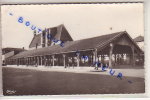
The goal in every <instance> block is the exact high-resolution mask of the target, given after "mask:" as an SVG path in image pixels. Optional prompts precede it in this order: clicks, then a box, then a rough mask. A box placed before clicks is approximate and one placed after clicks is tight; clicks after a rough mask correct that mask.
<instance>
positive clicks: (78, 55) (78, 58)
mask: <svg viewBox="0 0 150 100" xmlns="http://www.w3.org/2000/svg"><path fill="white" fill-rule="evenodd" d="M79 66H80V54H77V67H79Z"/></svg>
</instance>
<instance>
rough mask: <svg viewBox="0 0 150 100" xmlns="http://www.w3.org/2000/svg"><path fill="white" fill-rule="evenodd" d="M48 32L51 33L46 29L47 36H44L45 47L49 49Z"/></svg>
mask: <svg viewBox="0 0 150 100" xmlns="http://www.w3.org/2000/svg"><path fill="white" fill-rule="evenodd" d="M48 31H49V29H46V28H45V36H44V38H45V47H48V38H47V34H48Z"/></svg>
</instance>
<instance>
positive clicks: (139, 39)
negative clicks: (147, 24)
mask: <svg viewBox="0 0 150 100" xmlns="http://www.w3.org/2000/svg"><path fill="white" fill-rule="evenodd" d="M134 41H135V42H143V41H144V37H143V36H138V37H136V38H134Z"/></svg>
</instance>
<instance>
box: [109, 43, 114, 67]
mask: <svg viewBox="0 0 150 100" xmlns="http://www.w3.org/2000/svg"><path fill="white" fill-rule="evenodd" d="M113 46H114V45H113V44H112V43H110V50H109V67H110V68H112V53H113Z"/></svg>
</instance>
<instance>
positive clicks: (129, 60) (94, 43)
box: [6, 25, 144, 68]
mask: <svg viewBox="0 0 150 100" xmlns="http://www.w3.org/2000/svg"><path fill="white" fill-rule="evenodd" d="M35 33H36V32H34V34H35ZM47 34H51V36H52V37H53V38H54V39H57V40H60V41H63V42H64V47H61V46H60V45H58V44H57V43H55V42H54V41H53V40H50V39H48V38H47ZM29 48H30V50H28V51H23V52H20V53H19V54H17V55H14V56H12V57H10V58H8V59H7V61H6V63H7V64H8V65H26V66H64V67H65V68H66V67H67V66H74V67H79V66H80V67H82V66H89V67H90V66H92V65H93V64H94V63H95V62H98V61H99V62H102V63H103V64H107V65H109V67H116V66H118V65H128V66H129V65H131V66H135V65H136V64H137V65H139V64H138V63H140V64H141V63H142V64H143V61H144V60H141V61H142V62H141V61H140V60H138V61H137V59H139V58H140V55H141V54H143V51H142V50H141V49H140V47H139V46H138V45H137V43H136V42H135V41H134V40H133V39H132V38H131V37H130V35H129V34H128V33H127V32H126V31H121V32H116V33H112V34H107V35H102V36H98V37H92V38H87V39H82V40H76V41H73V39H72V37H71V36H70V34H69V33H68V31H67V30H66V28H65V27H64V25H59V26H57V27H53V28H48V29H45V30H44V31H43V32H42V33H41V34H37V35H36V34H35V35H34V37H33V39H32V41H31V43H30V45H29ZM77 51H78V52H79V54H78V55H77V54H76V53H77ZM83 55H84V56H86V57H87V59H86V60H85V59H83ZM140 59H141V58H140Z"/></svg>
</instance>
